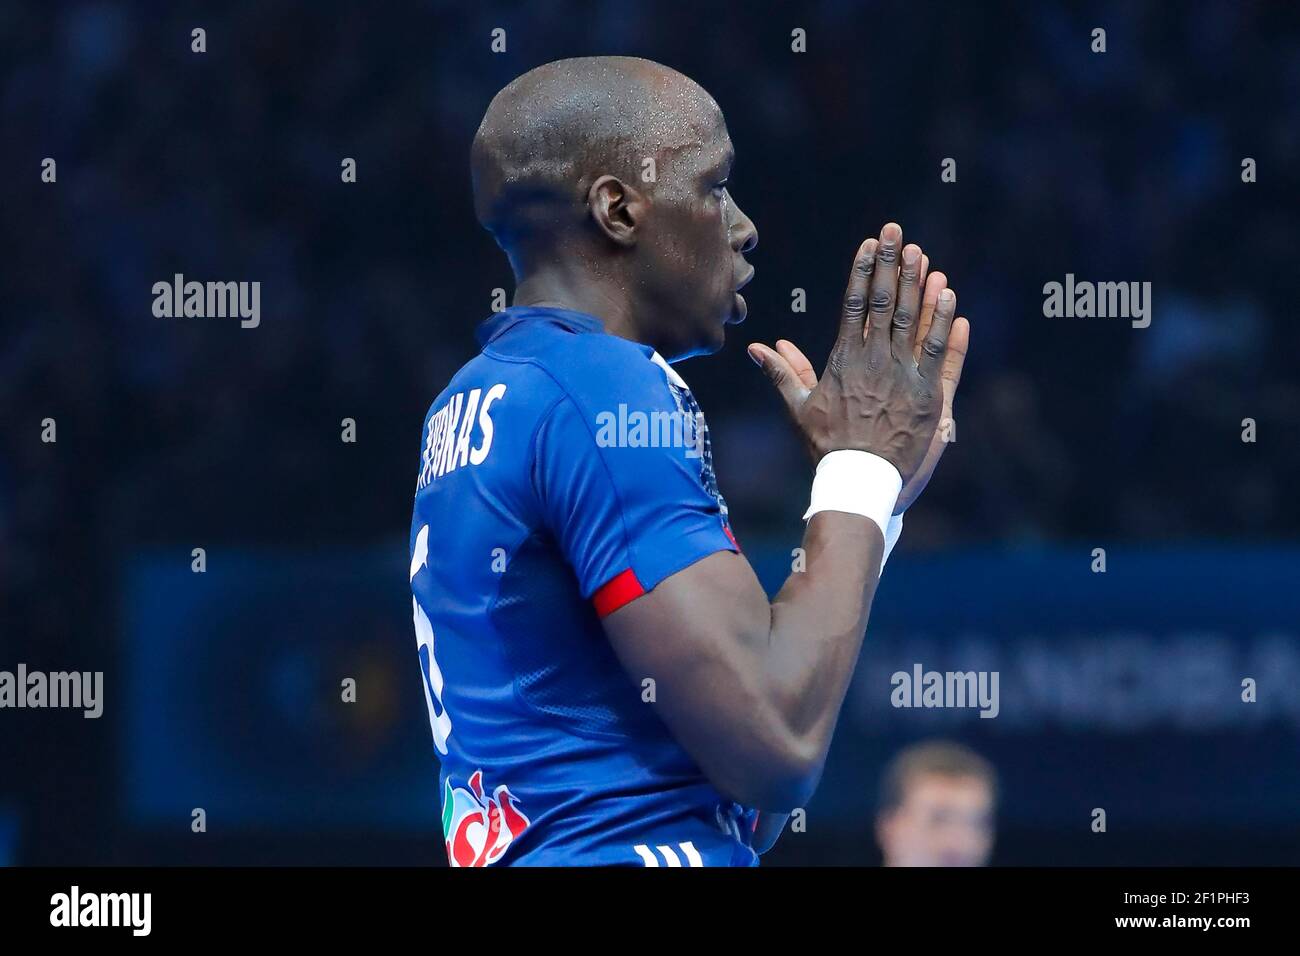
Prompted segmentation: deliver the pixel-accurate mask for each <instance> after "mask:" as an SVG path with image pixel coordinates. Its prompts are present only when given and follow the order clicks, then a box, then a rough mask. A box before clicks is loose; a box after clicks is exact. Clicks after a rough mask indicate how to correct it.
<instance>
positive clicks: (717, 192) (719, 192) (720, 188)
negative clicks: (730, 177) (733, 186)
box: [713, 179, 727, 198]
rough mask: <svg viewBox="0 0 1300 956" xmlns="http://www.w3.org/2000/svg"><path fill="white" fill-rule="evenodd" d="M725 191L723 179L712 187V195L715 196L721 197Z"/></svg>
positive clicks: (725, 185) (725, 184)
mask: <svg viewBox="0 0 1300 956" xmlns="http://www.w3.org/2000/svg"><path fill="white" fill-rule="evenodd" d="M726 191H727V181H726V180H725V179H724V180H723V181H722V182H720V183H718V184H717V185H716V186H714V187H713V195H715V196H717V197H718V198H721V197H722V194H723V193H725V192H726Z"/></svg>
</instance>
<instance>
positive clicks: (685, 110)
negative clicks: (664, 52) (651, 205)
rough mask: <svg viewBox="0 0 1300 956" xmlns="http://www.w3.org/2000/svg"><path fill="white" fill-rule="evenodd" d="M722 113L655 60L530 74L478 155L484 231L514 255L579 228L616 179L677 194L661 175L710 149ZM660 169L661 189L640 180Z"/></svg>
mask: <svg viewBox="0 0 1300 956" xmlns="http://www.w3.org/2000/svg"><path fill="white" fill-rule="evenodd" d="M720 128H724V127H723V120H722V114H721V111H720V110H719V109H718V106H717V104H716V103H714V101H713V99H712V97H710V96H709V94H708V93H706V92H705V91H704V90H703V89H702V88H701V87H700V86H699V84H697V83H696V82H695V81H694V80H692V79H690V78H689V77H687V76H684V75H682V74H681V73H678V72H677V71H676V70H671V69H669V68H668V67H665V66H662V65H660V64H658V63H654V62H652V61H650V60H642V59H637V58H635V57H622V56H608V57H580V58H577V59H571V60H557V61H555V62H554V63H547V64H545V65H543V66H539V67H537V68H536V69H534V70H530V71H529V72H527V73H525V74H524V75H523V76H520V77H519V78H518V79H516V80H514V81H513V82H512V83H510V85H508V86H507V87H506V88H505V89H503V90H502V91H501V92H500V93H498V94H497V95H496V97H495V98H493V100H492V103H491V105H490V106H489V107H488V110H487V113H486V114H485V115H484V117H483V122H482V124H481V125H480V126H479V129H478V134H477V135H476V136H475V137H474V145H473V148H472V150H471V165H472V169H473V176H474V207H475V212H476V213H477V215H478V219H479V222H481V223H482V224H483V225H484V227H486V228H487V229H488V230H489V231H490V232H492V234H493V235H494V236H495V237H496V239H497V241H498V242H499V243H500V244H501V245H502V246H503V247H505V248H507V250H509V249H510V248H512V247H514V246H515V245H516V244H518V243H519V242H523V241H527V240H528V239H529V238H530V237H536V236H538V235H542V236H548V235H551V234H554V233H556V232H558V231H559V230H562V229H563V228H565V226H566V225H568V224H573V223H576V222H580V221H581V220H582V218H583V208H584V206H585V201H586V193H587V190H588V188H589V187H590V185H591V183H592V182H593V181H594V180H595V179H596V178H597V177H599V176H602V175H612V176H616V177H618V178H619V179H621V180H623V181H624V182H627V183H630V184H635V185H636V186H637V187H638V188H641V189H645V190H647V191H650V190H651V189H653V188H655V187H656V186H657V185H658V186H660V188H672V187H673V185H674V184H673V177H672V176H671V175H668V174H667V173H668V171H667V170H665V169H664V166H665V165H666V164H668V163H670V162H671V160H672V158H673V157H674V156H675V155H679V154H681V153H684V152H687V151H691V150H701V149H706V148H708V146H709V145H710V144H713V143H716V142H717V139H718V130H719V129H720ZM647 159H653V160H654V161H655V180H656V181H655V182H651V183H647V182H646V181H645V179H644V178H643V176H642V173H643V171H644V170H645V168H646V165H645V161H646V160H647Z"/></svg>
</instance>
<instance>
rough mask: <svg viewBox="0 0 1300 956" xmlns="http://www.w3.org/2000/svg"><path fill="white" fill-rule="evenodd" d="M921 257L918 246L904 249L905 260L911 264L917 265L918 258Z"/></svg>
mask: <svg viewBox="0 0 1300 956" xmlns="http://www.w3.org/2000/svg"><path fill="white" fill-rule="evenodd" d="M920 257H921V250H920V249H919V248H918V247H917V246H908V247H907V248H906V249H904V250H903V261H904V262H906V263H907V264H908V265H909V266H914V265H916V260H917V259H919V258H920Z"/></svg>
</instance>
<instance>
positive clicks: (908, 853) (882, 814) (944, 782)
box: [876, 740, 997, 866]
mask: <svg viewBox="0 0 1300 956" xmlns="http://www.w3.org/2000/svg"><path fill="white" fill-rule="evenodd" d="M996 806H997V774H996V772H995V771H994V769H993V765H992V764H990V763H989V762H988V761H987V760H985V759H984V758H983V757H981V756H980V755H979V754H977V753H975V752H974V751H973V750H971V749H970V748H969V747H964V746H962V745H961V744H957V743H951V742H948V741H942V740H932V741H924V742H922V743H919V744H913V745H912V746H910V747H907V748H905V749H903V750H902V751H900V752H899V753H898V754H897V755H896V756H895V757H894V759H893V760H892V761H890V763H889V765H888V766H887V767H886V768H885V775H884V779H883V782H882V784H881V788H880V807H879V809H878V811H877V813H876V841H877V842H878V843H879V844H880V852H881V854H882V855H883V857H884V859H883V863H884V865H885V866H986V865H987V864H988V861H989V857H990V856H991V855H992V852H993V836H994V828H993V821H994V813H995V810H996Z"/></svg>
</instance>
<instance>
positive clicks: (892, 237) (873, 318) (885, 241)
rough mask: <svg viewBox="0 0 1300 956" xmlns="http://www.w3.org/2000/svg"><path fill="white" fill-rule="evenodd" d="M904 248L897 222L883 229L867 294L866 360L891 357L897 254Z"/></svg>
mask: <svg viewBox="0 0 1300 956" xmlns="http://www.w3.org/2000/svg"><path fill="white" fill-rule="evenodd" d="M902 247H903V229H902V227H901V226H899V224H898V223H896V222H891V223H886V224H885V227H884V228H883V229H881V230H880V243H879V248H877V249H876V267H875V274H874V275H873V276H872V277H871V291H870V293H868V295H867V360H868V362H873V361H874V362H879V361H880V359H881V358H882V357H883V356H886V355H888V354H889V352H888V350H889V332H890V327H891V324H892V323H893V320H894V303H895V302H897V301H898V255H899V253H900V252H901V251H902Z"/></svg>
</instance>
